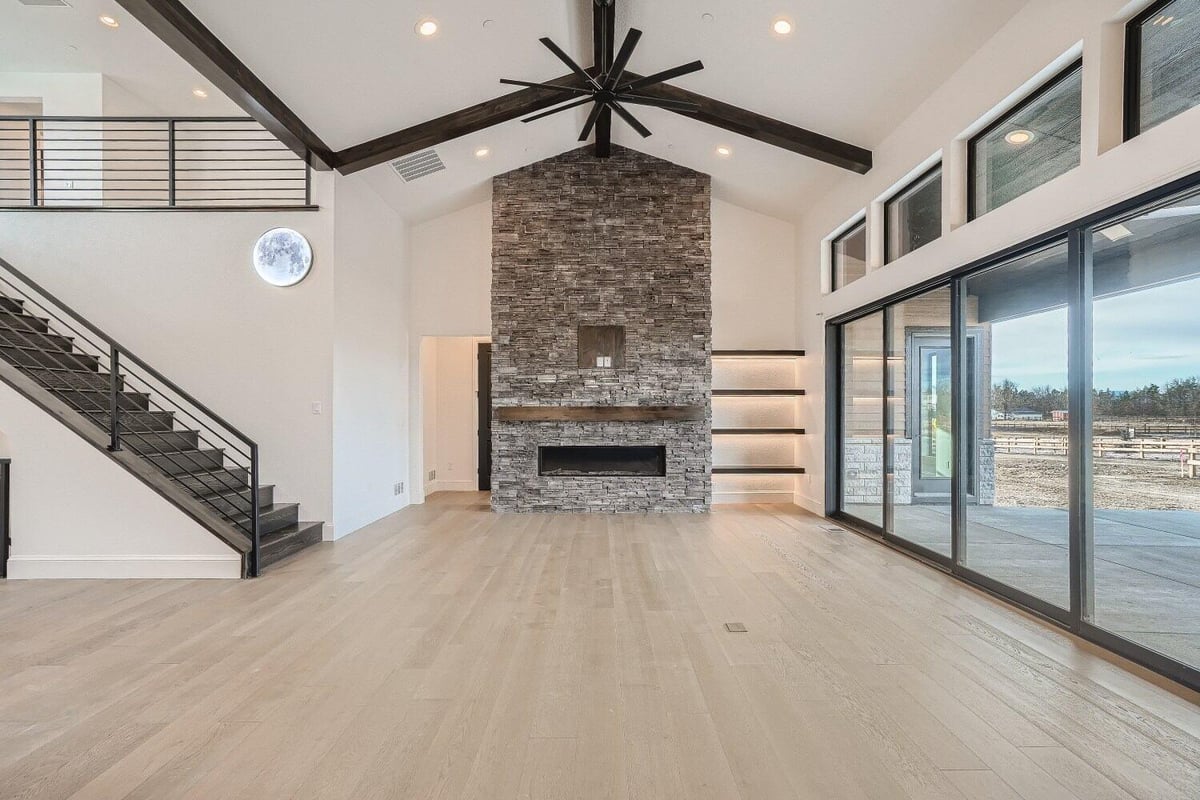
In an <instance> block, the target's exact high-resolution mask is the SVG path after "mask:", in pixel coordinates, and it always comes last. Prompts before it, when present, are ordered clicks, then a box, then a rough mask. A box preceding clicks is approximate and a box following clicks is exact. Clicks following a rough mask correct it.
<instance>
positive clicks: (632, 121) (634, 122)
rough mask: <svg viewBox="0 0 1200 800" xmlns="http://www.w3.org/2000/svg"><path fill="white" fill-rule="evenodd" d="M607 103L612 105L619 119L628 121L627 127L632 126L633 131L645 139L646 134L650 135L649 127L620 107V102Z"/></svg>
mask: <svg viewBox="0 0 1200 800" xmlns="http://www.w3.org/2000/svg"><path fill="white" fill-rule="evenodd" d="M609 105H610V106H612V110H613V111H615V112H617V116H619V117H620V118H621V119H623V120H625V121H626V122H628V123H629V127H631V128H633V129H634V130H635V131H637V132H638V133H640V134H641V135H642V138H643V139H645V138H646V137H647V136H650V135H651V134H650V129H649V128H647V127H646V126H645V125H643V124H642V123H640V122H638V121H637V120H636V119H635V118H634V116H633V114H630V113H629V112H628V111H626V110H625V109H624V108H622V107H621V104H620V103H616V102H613V103H609Z"/></svg>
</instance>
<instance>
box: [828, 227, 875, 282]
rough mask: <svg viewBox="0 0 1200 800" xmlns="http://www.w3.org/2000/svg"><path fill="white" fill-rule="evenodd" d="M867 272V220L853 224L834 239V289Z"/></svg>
mask: <svg viewBox="0 0 1200 800" xmlns="http://www.w3.org/2000/svg"><path fill="white" fill-rule="evenodd" d="M866 274H867V221H866V220H865V219H864V220H863V221H862V222H859V223H858V224H856V225H854V226H852V227H851V228H849V229H848V230H847V231H846V232H845V233H843V234H842V235H840V236H838V237H837V238H836V239H834V240H833V282H832V284H831V285H832V287H833V289H834V291H836V290H838V289H840V288H842V287H843V286H845V285H846V284H848V283H852V282H854V281H856V280H858V279H859V278H861V277H863V276H865V275H866Z"/></svg>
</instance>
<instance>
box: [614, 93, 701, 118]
mask: <svg viewBox="0 0 1200 800" xmlns="http://www.w3.org/2000/svg"><path fill="white" fill-rule="evenodd" d="M617 99H618V100H620V101H621V102H622V103H633V104H634V105H638V106H654V107H655V108H665V109H666V110H668V111H676V112H678V113H680V114H698V113H699V112H700V106H698V105H696V104H695V103H688V102H684V101H682V100H667V99H664V98H662V97H647V96H646V95H643V94H623V95H621V96H620V97H618V98H617Z"/></svg>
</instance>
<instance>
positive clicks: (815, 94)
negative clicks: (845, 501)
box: [0, 0, 1026, 220]
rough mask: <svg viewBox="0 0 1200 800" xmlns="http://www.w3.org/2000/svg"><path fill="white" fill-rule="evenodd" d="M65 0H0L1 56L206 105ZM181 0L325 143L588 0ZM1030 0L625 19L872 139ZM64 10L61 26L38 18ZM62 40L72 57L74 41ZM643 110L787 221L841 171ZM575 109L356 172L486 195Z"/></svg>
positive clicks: (557, 138)
mask: <svg viewBox="0 0 1200 800" xmlns="http://www.w3.org/2000/svg"><path fill="white" fill-rule="evenodd" d="M70 2H72V3H73V4H74V5H76V6H77V8H76V9H74V10H68V9H33V8H27V7H25V6H22V5H19V4H18V3H17V0H0V4H2V5H3V6H4V8H3V11H4V14H5V22H6V24H5V25H4V27H3V28H0V70H9V69H13V70H20V69H36V68H37V64H39V63H43V64H44V63H47V62H53V63H55V64H58V65H59V66H58V67H57V68H55V69H53V70H50V71H57V72H66V71H103V72H105V73H107V74H110V75H111V76H112V77H113V78H114V79H116V80H118V81H119V82H120V83H121V84H122V85H124V86H125V87H126V88H128V89H129V90H130V91H133V92H135V93H136V94H138V95H140V96H144V97H147V98H154V100H155V102H156V103H158V104H161V105H162V107H163V110H164V112H165V113H184V112H182V111H180V110H178V109H176V108H175V107H174V105H173V104H174V103H175V102H182V103H183V105H184V106H186V107H188V108H189V109H190V110H189V111H187V113H196V102H195V101H194V99H193V98H191V97H190V89H191V84H192V83H194V82H195V81H196V80H197V78H196V76H195V74H194V73H192V72H191V70H190V69H189V68H187V66H186V65H183V64H182V62H181V61H180V60H179V59H177V58H175V57H174V56H173V55H172V54H170V53H169V52H168V53H166V54H165V55H164V53H163V52H162V51H164V50H165V49H166V48H165V47H164V46H163V45H161V43H158V42H157V40H154V41H146V39H147V37H149V38H151V39H152V37H150V34H148V33H147V32H146V31H145V30H144V29H141V28H140V26H138V25H137V24H136V23H135V22H133V20H127V17H128V15H127V14H125V13H124V12H123V11H122V10H121V9H120V8H119V7H118V6H116V4H115V3H113V2H105V0H70ZM184 2H185V4H186V5H187V6H188V8H189V9H191V10H192V12H193V13H195V14H196V15H197V16H198V17H199V18H200V19H201V21H203V22H204V23H205V24H206V25H207V26H208V27H209V28H210V29H211V30H212V31H213V32H214V33H215V34H216V35H217V36H218V37H220V38H221V40H222V41H224V42H225V44H226V45H227V46H229V48H230V49H231V50H233V52H234V53H235V54H237V56H238V57H239V58H240V59H242V60H243V61H244V62H245V63H246V64H247V65H248V66H249V67H250V68H251V69H252V70H254V72H255V73H256V74H257V75H258V76H259V77H260V78H261V79H262V80H263V81H264V82H265V83H266V84H267V85H268V86H269V87H271V89H272V90H273V91H274V92H275V93H276V94H278V95H279V96H280V97H281V98H282V99H283V100H284V102H286V103H287V104H288V105H289V106H290V107H291V108H292V109H293V110H294V111H295V112H296V113H297V114H298V115H299V116H300V118H301V119H303V120H304V121H305V122H306V123H307V124H308V125H309V126H310V127H312V128H313V129H314V130H315V131H316V132H317V134H318V135H319V136H321V137H322V138H323V139H324V140H325V142H326V143H327V144H329V145H330V146H331V147H333V148H334V149H342V148H345V147H348V146H351V145H355V144H359V143H360V142H363V141H366V140H368V139H371V138H373V137H376V136H380V135H384V134H387V133H391V132H393V131H395V130H398V129H401V128H405V127H408V126H411V125H415V124H417V123H420V122H424V121H426V120H429V119H431V118H434V117H437V116H440V115H443V114H447V113H450V112H453V111H456V110H458V109H461V108H464V107H466V106H469V105H472V104H474V103H478V102H481V101H484V100H487V99H490V98H494V97H497V96H499V95H501V94H503V93H505V92H506V91H509V90H510V88H509V87H503V86H501V85H500V84H499V82H498V80H499V78H501V77H509V78H520V79H526V80H545V79H549V78H552V77H557V76H559V75H561V74H563V73H564V72H565V69H564V67H563V66H562V65H561V64H560V63H559V62H558V61H557V60H556V59H555V58H554V56H553V55H551V54H550V53H549V52H548V51H547V50H545V48H543V47H542V46H541V45H540V44H539V43H538V41H537V39H538V38H539V37H541V36H550V37H551V38H553V39H554V40H555V41H556V42H558V43H559V44H560V45H562V46H563V47H564V48H565V49H566V50H567V51H568V52H569V53H571V54H572V56H574V57H576V59H577V60H579V61H580V62H581V63H583V64H584V65H585V66H586V65H589V64H590V62H591V57H590V52H591V10H590V9H591V5H590V3H591V0H521V1H520V2H503V3H498V2H495V0H253V2H247V1H246V0H184ZM1025 2H1026V0H908V1H907V2H898V0H837V1H836V2H833V0H618V4H619V7H620V12H619V15H618V20H617V31H618V33H617V35H618V39H619V38H621V37H623V36H624V34H625V31H626V30H627V29H628V28H629V27H631V26H636V27H638V28H640V29H641V30H643V31H644V34H645V35H644V36H643V37H642V41H641V44H640V45H639V47H638V50H637V52H636V53H635V55H634V58H633V61H632V62H631V64H630V69H631V70H633V71H635V72H639V73H642V74H648V73H650V72H653V71H657V70H659V69H663V68H666V67H671V66H675V65H677V64H680V63H684V62H687V61H691V60H694V59H697V58H699V59H702V60H703V61H704V63H705V67H706V68H705V69H704V71H702V72H699V73H696V74H694V75H689V76H687V77H684V78H681V79H679V80H677V81H675V83H676V84H677V85H679V86H681V87H684V88H687V89H692V90H694V91H697V92H700V93H703V94H706V95H709V96H711V97H714V98H717V99H720V100H724V101H726V102H730V103H733V104H735V105H739V106H742V107H745V108H748V109H751V110H753V111H757V112H760V113H763V114H766V115H768V116H771V117H775V118H778V119H781V120H784V121H786V122H790V123H792V124H795V125H799V126H802V127H805V128H809V129H812V130H815V131H817V132H820V133H823V134H826V135H829V136H834V137H836V138H840V139H844V140H846V141H849V142H851V143H853V144H857V145H860V146H863V147H867V148H873V147H874V146H876V145H877V144H878V143H879V142H880V141H881V140H882V139H883V138H885V136H886V134H887V132H888V131H889V130H890V129H891V127H892V126H894V125H895V124H897V123H898V122H899V121H900V120H901V119H903V117H904V116H905V115H906V114H907V112H908V111H909V110H910V109H912V108H914V107H916V105H917V104H918V103H920V101H922V100H923V99H924V98H925V97H927V96H928V95H929V94H930V92H932V91H933V89H934V88H936V86H937V85H938V84H940V83H941V82H942V80H943V79H944V78H945V76H946V75H948V74H949V73H951V72H952V71H953V70H954V69H955V68H956V67H957V66H958V65H960V64H961V63H962V62H963V61H964V60H965V59H966V58H967V57H968V56H969V55H970V54H971V53H972V52H974V51H975V50H976V49H977V48H978V46H979V45H980V44H982V43H983V42H984V41H986V40H987V39H988V38H989V37H990V36H991V35H992V34H993V33H994V32H995V31H996V30H997V29H998V28H999V27H1000V26H1001V25H1003V23H1004V22H1006V21H1007V20H1008V19H1009V18H1010V17H1011V16H1012V14H1013V13H1015V12H1016V10H1017V9H1018V8H1019V7H1020V6H1022V5H1024V3H1025ZM14 7H15V10H14ZM100 13H112V14H113V15H114V16H117V17H118V18H120V19H122V21H123V23H124V24H122V27H121V28H120V30H118V31H115V32H112V31H109V30H108V29H105V28H104V27H103V26H101V25H99V24H97V23H96V22H95V19H96V15H97V14H100ZM53 14H62V15H63V17H62V19H64V20H67V19H69V20H70V24H69V25H68V24H66V23H55V22H47V21H46V20H49V19H51V15H53ZM704 14H711V15H712V17H713V19H712V21H704V20H703V19H702V15H704ZM10 15H12V16H11V18H13V19H15V20H16V21H17V23H18V24H17V25H16V26H15V27H14V26H9V25H8V24H7V22H8V20H9V18H10ZM67 15H74V16H73V17H70V18H69V17H68V16H67ZM780 16H784V17H787V18H788V19H790V20H791V21H792V22H793V23H794V25H795V31H794V32H793V33H792V35H790V36H788V37H785V38H780V37H776V36H775V35H773V34H772V32H771V23H772V21H773V20H774V19H776V18H777V17H780ZM428 17H432V18H434V19H436V20H437V21H438V23H439V25H440V30H439V33H438V34H437V36H435V37H433V38H431V39H422V38H421V37H419V36H417V35H416V33H415V26H416V24H417V23H418V21H420V20H421V19H424V18H428ZM485 21H488V24H487V25H486V26H485V24H484V23H485ZM59 24H61V25H62V27H57V25H59ZM113 33H115V34H116V36H115V37H114V36H112V35H110V34H113ZM105 37H107V38H105ZM68 41H70V42H71V43H73V44H75V45H76V46H77V47H78V48H79V52H78V53H73V54H69V55H64V53H63V49H64V47H65V45H66V43H67V42H68ZM118 45H119V46H118ZM47 48H49V51H47ZM184 92H186V93H184ZM214 95H215V93H214ZM181 98H182V99H181ZM218 100H219V101H224V98H218ZM224 102H227V101H224ZM213 113H227V112H226V110H224V109H222V110H219V111H216V110H214V111H213ZM636 113H637V115H638V117H639V118H640V119H641V120H642V121H643V122H644V123H645V124H646V125H647V126H648V127H649V128H650V129H651V130H652V131H653V132H654V136H652V137H650V138H649V139H645V140H643V139H641V138H640V137H639V136H637V135H636V134H635V133H633V132H632V131H631V130H629V129H628V128H627V127H626V126H625V125H624V123H622V122H620V121H619V120H617V121H614V140H615V141H616V142H617V143H619V144H624V145H626V146H630V147H635V148H636V149H638V150H641V151H643V152H646V153H650V154H652V155H656V156H659V157H662V158H666V159H669V160H671V161H674V162H676V163H679V164H682V165H684V166H688V167H691V168H693V169H697V170H701V171H704V172H707V173H710V174H711V175H712V176H713V179H714V187H715V190H716V193H717V194H718V196H720V197H722V198H724V199H727V200H729V201H731V202H735V203H738V204H739V205H743V206H746V207H749V208H753V209H756V210H759V211H762V212H764V213H768V214H772V215H774V216H778V217H781V218H785V219H794V218H795V217H796V216H797V215H798V213H799V211H800V209H801V208H802V207H803V206H804V204H805V202H806V198H808V197H811V196H812V194H813V193H814V192H816V191H819V190H820V189H821V188H822V187H823V186H826V185H828V183H829V182H830V181H832V180H834V179H835V178H836V177H837V176H839V175H843V174H847V173H844V172H843V171H842V170H839V169H837V168H834V167H830V166H827V165H825V164H821V163H819V162H816V161H813V160H811V159H806V158H803V157H801V156H798V155H795V154H793V153H790V152H787V151H784V150H780V149H777V148H773V147H770V146H767V145H764V144H761V143H759V142H756V141H753V140H750V139H745V138H742V137H739V136H736V135H733V134H729V133H726V132H724V131H721V130H719V129H717V128H713V127H710V126H708V125H704V124H702V123H699V122H696V121H694V120H689V119H686V118H684V117H681V116H678V115H674V114H669V113H666V112H662V111H658V110H655V109H637V110H636ZM584 117H585V112H584V111H582V110H581V111H573V112H565V113H563V114H561V115H559V116H557V117H553V118H550V119H546V120H541V121H538V122H535V123H532V124H529V125H525V124H522V123H521V122H519V121H514V122H510V123H507V124H504V125H501V126H498V127H495V128H492V129H489V130H487V131H483V132H480V133H477V134H474V135H472V136H469V137H465V138H463V139H461V140H457V141H454V142H448V143H446V144H444V145H440V146H439V147H438V148H437V149H438V152H439V153H440V154H441V156H442V159H443V160H444V161H445V162H446V166H447V169H446V171H444V172H440V173H437V174H435V175H432V176H429V177H426V178H422V179H420V180H419V181H416V182H414V183H411V184H405V183H404V182H403V181H402V180H401V179H400V178H399V177H398V176H396V175H395V174H394V173H393V172H392V171H391V170H390V168H389V167H388V166H386V165H382V166H378V167H374V168H372V169H371V170H368V171H367V172H366V173H364V176H365V179H366V180H367V181H368V182H369V183H370V184H371V185H372V186H374V187H375V188H376V189H377V190H378V191H379V192H380V193H381V195H382V196H383V197H384V198H385V199H386V200H387V201H388V202H389V203H390V204H392V205H393V206H394V207H395V208H396V209H397V210H398V211H399V212H400V213H401V214H403V215H404V216H405V217H407V218H409V219H413V220H421V219H427V218H430V217H432V216H436V215H437V214H440V213H444V212H445V211H448V210H452V209H453V208H456V207H460V206H462V205H464V204H466V203H468V202H470V201H472V200H481V199H484V198H486V197H487V191H488V188H487V187H488V179H489V178H491V177H492V176H493V175H496V174H499V173H501V172H504V171H507V170H509V169H513V168H516V167H519V166H522V165H525V164H529V163H532V162H534V161H538V160H540V159H542V158H546V157H549V156H552V155H556V154H558V153H561V152H563V151H565V150H568V149H570V148H572V147H575V146H578V145H577V143H576V141H575V140H576V136H577V135H578V131H579V129H580V128H582V125H583V120H584ZM481 145H486V146H488V147H489V148H490V149H491V156H490V157H489V158H487V159H485V160H479V159H476V158H475V157H474V155H473V153H474V151H475V149H476V148H477V147H479V146H481ZM717 145H727V146H730V147H732V148H733V151H734V152H733V156H732V157H731V158H728V159H724V160H723V159H720V158H718V157H717V156H716V155H715V148H716V147H717ZM934 146H935V145H934V143H931V149H932V148H933V147H934Z"/></svg>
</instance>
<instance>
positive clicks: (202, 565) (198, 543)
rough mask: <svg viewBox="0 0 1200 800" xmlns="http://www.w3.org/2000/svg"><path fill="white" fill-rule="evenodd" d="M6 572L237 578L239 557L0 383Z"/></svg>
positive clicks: (12, 575)
mask: <svg viewBox="0 0 1200 800" xmlns="http://www.w3.org/2000/svg"><path fill="white" fill-rule="evenodd" d="M0 440H2V441H3V443H4V452H3V454H4V455H5V456H6V457H8V458H11V459H12V462H13V464H12V486H11V498H12V510H11V517H10V519H11V525H12V550H11V552H10V557H9V561H8V574H9V577H10V578H43V577H54V578H237V577H239V576H240V574H241V566H242V560H241V556H240V555H239V554H238V553H237V552H236V551H234V550H233V549H231V548H230V547H228V546H227V545H225V544H224V543H223V542H221V541H220V540H219V539H217V538H216V537H215V536H213V535H212V534H211V533H209V532H208V531H207V530H205V529H204V528H203V527H201V526H200V525H198V524H197V523H195V522H194V521H192V520H191V519H190V518H188V517H187V516H186V515H184V514H183V513H182V512H180V511H179V510H178V509H177V508H175V507H174V506H172V505H171V504H170V503H168V502H167V501H166V500H164V499H162V498H161V497H159V496H158V495H157V494H155V492H154V491H153V490H152V489H150V487H148V486H146V485H145V484H143V483H142V482H141V481H139V480H138V479H137V478H135V477H134V476H133V475H131V474H129V473H128V472H126V471H125V470H124V469H123V468H122V467H121V466H120V465H119V464H117V463H115V462H113V461H112V460H110V459H109V458H108V457H107V456H106V455H105V454H104V453H101V452H100V451H99V450H97V449H96V448H95V447H93V446H92V445H91V444H89V443H88V442H86V441H84V440H83V439H82V438H80V437H79V436H78V435H77V434H75V433H74V432H73V431H71V430H70V429H68V428H67V427H65V426H64V425H62V424H61V423H60V422H58V421H57V420H56V419H55V418H54V417H52V416H50V415H49V414H47V413H46V412H45V411H43V410H42V409H40V408H38V407H37V406H35V405H34V404H33V403H32V402H30V401H29V400H27V399H25V398H24V397H23V396H21V395H20V394H18V393H17V392H16V390H14V389H12V388H11V387H9V386H8V385H7V384H4V383H0Z"/></svg>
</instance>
